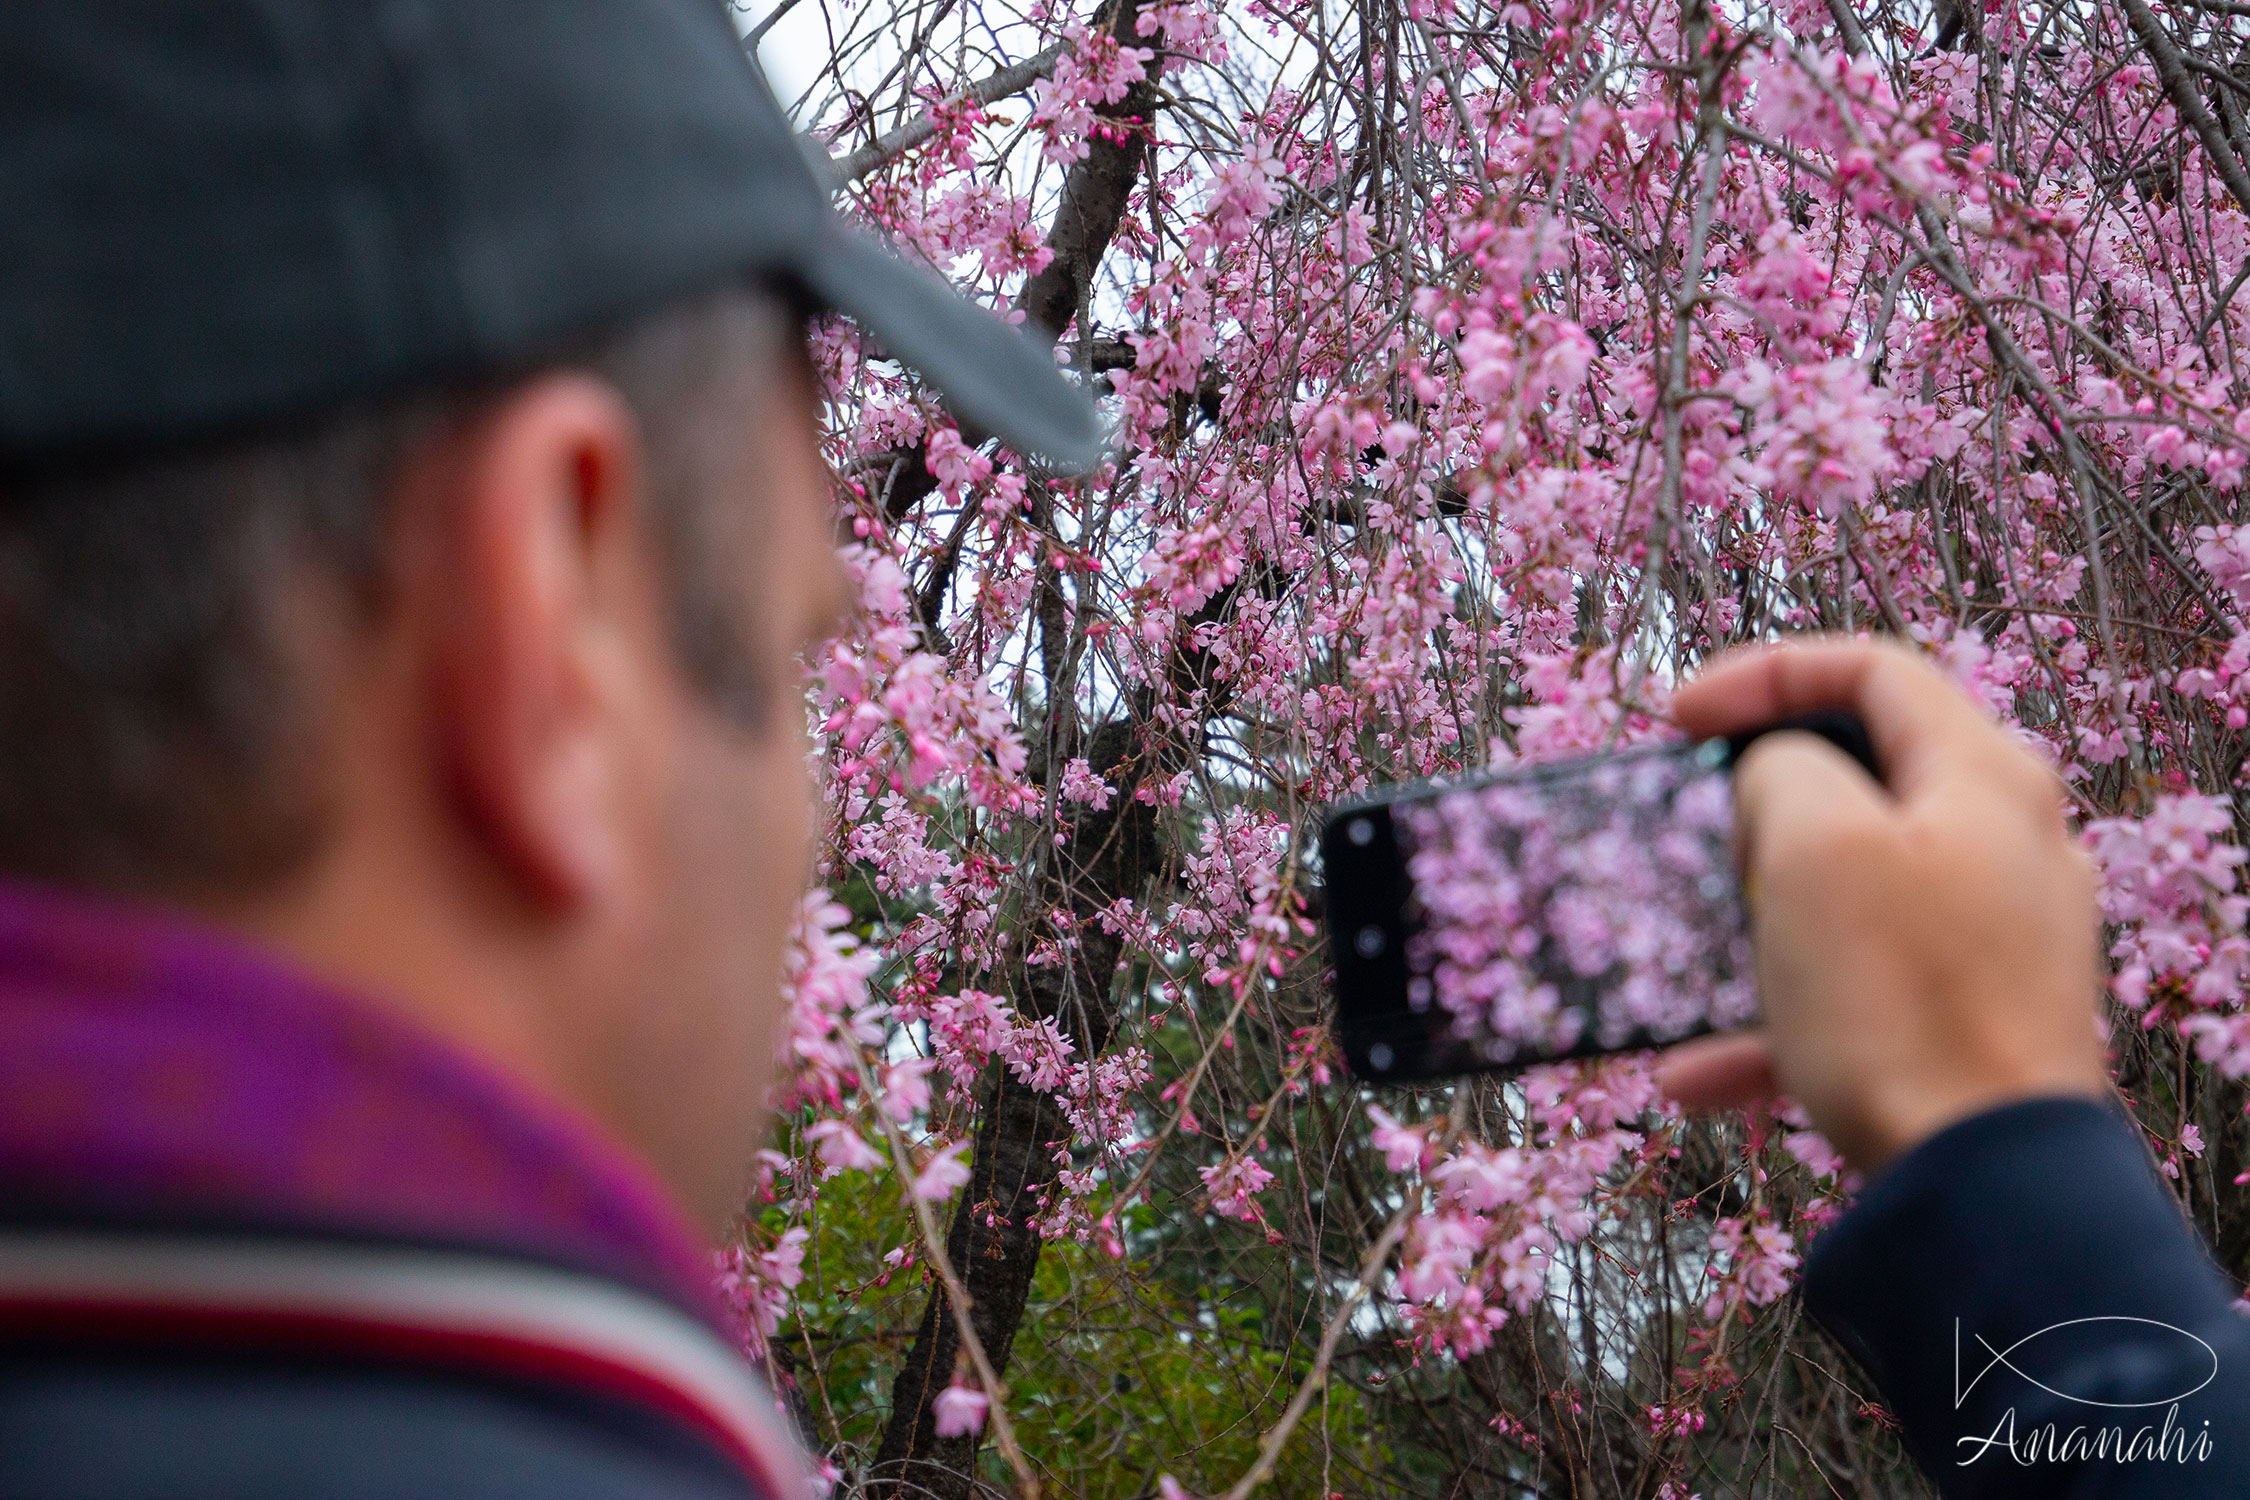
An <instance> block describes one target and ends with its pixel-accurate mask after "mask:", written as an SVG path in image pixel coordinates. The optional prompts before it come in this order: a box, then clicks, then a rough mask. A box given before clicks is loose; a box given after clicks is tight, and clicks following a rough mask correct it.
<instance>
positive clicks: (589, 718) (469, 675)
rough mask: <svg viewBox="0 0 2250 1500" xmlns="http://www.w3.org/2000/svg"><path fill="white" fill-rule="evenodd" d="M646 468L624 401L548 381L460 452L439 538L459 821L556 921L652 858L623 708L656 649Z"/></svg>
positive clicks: (480, 426)
mask: <svg viewBox="0 0 2250 1500" xmlns="http://www.w3.org/2000/svg"><path fill="white" fill-rule="evenodd" d="M643 467H644V466H643V461H642V452H641V445H640V430H639V424H638V423H637V422H636V421H635V419H634V417H633V414H632V411H631V409H630V408H629V407H628V406H627V405H626V404H625V402H624V400H623V399H622V398H621V397H620V396H619V395H618V394H617V393H616V392H615V391H614V390H613V389H611V388H610V387H609V386H607V385H605V384H603V383H602V382H601V381H599V380H596V379H594V378H592V377H590V376H583V375H572V374H560V375H553V376H547V377H542V378H541V379H538V380H536V381H534V382H532V383H530V384H528V385H526V386H523V387H521V388H519V389H518V390H516V391H514V392H512V393H511V394H510V395H509V396H508V397H507V398H506V399H505V400H504V401H502V402H501V403H500V404H499V405H497V406H496V407H494V408H492V409H491V410H490V411H488V412H486V413H484V414H483V415H482V416H481V417H480V418H479V419H478V420H477V421H476V422H475V424H474V425H473V426H472V427H471V428H470V429H469V430H467V431H466V432H464V433H463V434H462V435H461V438H460V446H459V447H458V448H457V449H456V450H455V453H454V463H453V464H452V465H451V475H450V478H451V483H450V484H449V485H448V488H449V489H451V490H452V491H453V493H452V494H451V495H450V496H449V497H447V503H448V504H449V506H450V508H451V511H452V513H451V515H450V516H441V517H439V518H438V519H437V524H436V526H435V527H434V528H433V530H434V534H435V536H436V537H438V538H440V539H442V541H441V545H445V546H447V547H448V550H450V551H451V552H452V554H453V555H452V557H451V558H450V560H449V561H448V562H447V564H446V565H444V566H441V567H440V568H439V569H437V570H436V574H437V576H439V577H441V578H447V579H449V580H451V585H452V588H453V591H454V593H455V597H454V598H452V599H444V598H439V599H435V600H433V601H431V604H432V608H433V613H434V615H435V617H436V621H435V623H436V646H437V658H438V667H439V671H440V674H441V678H442V680H443V683H444V698H443V708H442V714H443V723H442V725H441V726H440V733H441V734H442V736H443V738H444V749H445V752H446V754H447V755H448V757H449V759H450V760H451V762H452V771H453V775H454V778H455V780H456V783H457V791H458V794H459V796H460V798H461V801H462V804H463V811H464V812H465V813H466V814H467V816H468V818H469V820H470V822H471V824H472V825H473V826H474V827H475V828H477V829H478V830H479V832H480V833H481V834H482V836H483V838H484V840H485V842H486V843H487V845H488V853H489V854H490V855H491V856H492V857H493V858H494V859H495V860H496V861H497V862H498V864H499V865H500V866H501V867H502V869H503V871H504V873H505V874H506V875H507V877H508V878H509V879H510V880H511V881H512V883H514V884H516V885H517V886H518V887H519V888H520V889H521V890H522V891H523V893H524V894H525V895H526V896H528V897H529V898H530V899H531V900H532V901H533V902H534V903H536V904H537V905H539V906H541V907H543V908H545V909H547V910H549V911H553V912H572V911H583V910H585V909H586V908H588V907H589V906H591V905H594V904H597V903H599V902H600V901H602V900H603V899H604V898H605V897H606V896H610V895H613V894H614V893H615V892H616V890H617V888H618V887H619V886H620V884H621V883H622V882H624V881H626V880H627V879H629V878H630V877H629V870H628V868H627V866H628V863H629V861H630V860H631V858H632V851H633V849H634V847H635V845H636V844H637V843H638V842H639V840H638V839H637V838H636V836H635V834H636V830H635V829H634V828H632V827H631V826H630V824H631V822H632V820H633V817H634V815H635V809H636V807H637V806H638V805H639V804H640V803H641V801H642V800H643V799H641V798H638V797H636V796H635V795H634V790H635V789H634V788H633V787H632V786H631V785H630V784H629V783H630V781H631V777H632V775H633V771H634V767H633V765H632V764H631V762H632V761H633V760H634V756H633V754H632V748H631V746H629V745H628V744H627V743H626V740H627V738H628V733H627V731H628V728H629V726H628V723H627V720H628V719H630V718H631V717H633V705H631V704H628V703H625V702H623V701H621V699H622V698H624V697H629V696H633V692H632V686H631V684H632V681H633V677H632V673H633V671H634V669H635V665H636V661H637V660H638V659H640V658H641V657H642V650H641V649H640V648H643V647H645V645H646V642H645V641H642V640H640V639H638V638H639V637H641V636H643V635H645V634H646V630H645V628H644V627H645V625H646V621H645V620H643V619H641V618H639V616H641V615H644V614H646V613H647V612H648V610H647V605H648V599H647V597H646V595H647V594H648V592H649V591H648V589H647V588H646V586H645V585H646V579H645V573H646V569H645V567H644V566H643V558H642V548H643V546H644V543H643V542H642V540H641V538H642V537H643V535H644V534H645V533H644V532H643V530H642V528H641V526H640V524H639V517H638V510H639V507H640V506H641V504H642V496H641V485H642V472H643ZM641 727H645V726H641Z"/></svg>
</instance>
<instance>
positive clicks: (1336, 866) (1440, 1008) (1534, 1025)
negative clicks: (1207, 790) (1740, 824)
mask: <svg viewBox="0 0 2250 1500" xmlns="http://www.w3.org/2000/svg"><path fill="white" fill-rule="evenodd" d="M1778 729H1802V730H1807V731H1809V732H1811V733H1814V734H1818V735H1820V736H1821V737H1822V738H1824V739H1826V740H1828V741H1829V742H1830V743H1831V744H1834V745H1835V746H1836V747H1837V748H1838V749H1841V750H1843V751H1844V752H1845V753H1846V754H1848V755H1850V756H1851V757H1852V758H1853V759H1854V760H1857V761H1858V762H1859V763H1860V765H1861V766H1862V767H1863V768H1864V769H1866V771H1867V772H1868V774H1869V775H1872V776H1877V778H1878V779H1880V774H1879V771H1878V769H1877V766H1876V762H1875V756H1874V751H1873V748H1872V746H1871V744H1870V742H1869V740H1868V738H1867V732H1866V730H1865V728H1864V727H1863V726H1862V725H1861V724H1860V723H1859V721H1858V720H1857V719H1855V718H1852V717H1851V716H1849V715H1845V714H1813V715H1807V716H1804V717H1802V718H1797V719H1791V720H1789V721H1786V722H1784V723H1780V724H1774V725H1771V726H1768V727H1767V728H1765V729H1762V730H1758V731H1755V732H1753V733H1749V734H1743V735H1737V736H1735V737H1733V738H1731V739H1717V740H1707V741H1703V742H1700V743H1694V742H1690V743H1681V744H1670V745H1659V746H1651V747H1645V748H1638V749H1632V750H1625V751H1619V752H1615V753H1610V754H1602V755H1589V756H1582V757H1579V758H1577V759H1574V760H1565V761H1555V762H1552V763H1550V764H1546V765H1540V766H1532V767H1527V768H1522V769H1511V770H1508V771H1502V772H1497V773H1491V774H1487V775H1482V776H1475V777H1469V778H1466V779H1463V780H1460V781H1454V782H1447V783H1428V782H1423V783H1415V784H1412V785H1407V786H1399V787H1391V788H1386V789H1385V790H1383V791H1381V792H1379V793H1376V794H1374V795H1371V796H1368V797H1365V798H1362V799H1360V800H1357V801H1353V802H1349V803H1344V804H1340V805H1339V806H1337V807H1335V808H1334V809H1332V810H1331V811H1330V812H1329V814H1328V816H1327V819H1326V821H1325V823H1324V825H1323V827H1322V831H1321V856H1322V863H1323V865H1324V866H1325V868H1326V875H1327V898H1326V904H1327V921H1328V930H1329V940H1330V945H1331V950H1332V952H1333V954H1334V960H1335V973H1336V989H1337V1007H1336V1029H1337V1036H1338V1040H1339V1041H1340V1042H1341V1044H1342V1046H1343V1051H1344V1057H1345V1060H1346V1061H1347V1062H1348V1063H1349V1065H1350V1067H1351V1069H1352V1071H1353V1073H1354V1074H1356V1075H1357V1076H1359V1077H1361V1078H1364V1079H1381V1080H1390V1081H1396V1082H1411V1081H1415V1080H1419V1079H1430V1078H1442V1077H1449V1076H1452V1075H1456V1074H1461V1073H1472V1072H1483V1071H1488V1070H1493V1069H1515V1068H1523V1067H1529V1066H1531V1065H1532V1064H1535V1063H1542V1062H1553V1061H1558V1060H1561V1059H1564V1058H1572V1057H1588V1056H1594V1055H1597V1054H1601V1053H1607V1052H1622V1051H1630V1050H1633V1049H1635V1048H1642V1047H1657V1046H1663V1045H1666V1044H1668V1043H1671V1042H1676V1041H1681V1040H1684V1039H1686V1038H1688V1037H1691V1036H1699V1035H1702V1034H1704V1033H1706V1032H1712V1031H1725V1030H1731V1029H1734V1028H1737V1027H1741V1026H1744V1025H1747V1024H1749V1023H1750V1022H1752V1021H1753V1020H1755V1019H1756V1017H1757V997H1756V993H1755V990H1754V988H1753V985H1752V980H1751V968H1750V934H1749V923H1748V920H1747V918H1746V915H1745V912H1744V906H1743V900H1742V886H1741V882H1740V880H1739V878H1738V877H1737V875H1736V873H1735V869H1734V856H1733V835H1734V798H1733V769H1734V762H1735V760H1736V758H1737V757H1738V756H1739V755H1740V754H1741V752H1742V751H1743V750H1744V749H1746V748H1747V747H1748V746H1749V743H1750V742H1751V741H1752V740H1754V739H1756V738H1758V737H1759V736H1760V735H1762V734H1769V733H1772V732H1773V731H1774V730H1778Z"/></svg>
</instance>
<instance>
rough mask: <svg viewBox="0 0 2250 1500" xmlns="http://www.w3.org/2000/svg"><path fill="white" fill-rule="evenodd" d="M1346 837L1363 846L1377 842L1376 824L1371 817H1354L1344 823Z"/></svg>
mask: <svg viewBox="0 0 2250 1500" xmlns="http://www.w3.org/2000/svg"><path fill="white" fill-rule="evenodd" d="M1344 837H1345V838H1348V839H1350V840H1351V841H1352V842H1353V843H1355V844H1357V845H1359V846H1360V847H1361V848H1363V849H1364V848H1365V847H1367V846H1368V845H1369V844H1372V843H1374V842H1375V824H1374V821H1373V820H1372V819H1369V818H1354V819H1352V820H1351V821H1350V822H1349V823H1346V824H1345V825H1344Z"/></svg>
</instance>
